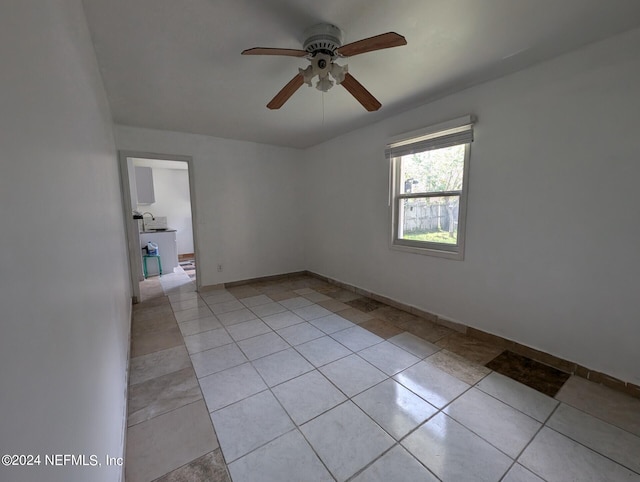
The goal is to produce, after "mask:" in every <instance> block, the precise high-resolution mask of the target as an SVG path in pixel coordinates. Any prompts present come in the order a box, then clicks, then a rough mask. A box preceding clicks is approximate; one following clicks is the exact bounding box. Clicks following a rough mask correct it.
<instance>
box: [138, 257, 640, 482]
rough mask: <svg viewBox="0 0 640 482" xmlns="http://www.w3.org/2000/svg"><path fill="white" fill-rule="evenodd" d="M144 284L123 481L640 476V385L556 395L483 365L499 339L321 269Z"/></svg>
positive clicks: (574, 381) (514, 480)
mask: <svg viewBox="0 0 640 482" xmlns="http://www.w3.org/2000/svg"><path fill="white" fill-rule="evenodd" d="M143 294H144V296H145V297H146V298H147V301H145V302H143V303H141V304H139V305H136V307H134V320H133V328H132V333H133V336H132V353H133V355H134V356H133V358H132V359H131V374H130V383H131V385H130V388H129V420H128V422H129V429H128V434H127V460H126V477H127V479H126V480H127V481H128V482H137V481H152V480H161V481H165V482H169V481H174V482H175V481H200V480H202V481H229V480H233V481H234V482H243V481H251V482H253V481H277V482H283V481H325V480H326V481H332V480H338V481H342V480H354V481H359V482H363V481H417V480H420V481H436V480H442V481H454V482H463V481H507V482H528V481H532V482H533V481H549V482H551V481H568V480H576V481H583V480H584V481H589V480H593V481H600V480H608V481H618V480H620V481H638V482H640V455H639V454H640V429H639V428H638V427H640V400H638V399H634V398H631V397H628V396H625V395H623V394H620V393H617V392H613V391H611V390H609V389H607V388H605V387H602V386H600V385H596V384H593V383H591V382H588V381H586V380H583V379H578V378H575V377H572V378H570V379H569V381H568V382H567V383H566V384H565V386H564V387H563V388H562V389H561V391H560V392H559V393H558V395H557V396H556V398H555V399H554V398H550V397H548V396H546V395H544V394H542V393H540V392H538V391H536V390H534V389H532V388H529V387H527V386H525V385H522V384H520V383H518V382H516V381H514V380H512V379H510V378H507V377H505V376H503V375H500V374H498V373H495V372H492V371H491V370H489V369H487V368H486V367H484V366H483V365H482V364H481V363H484V362H485V361H486V359H489V358H490V357H491V356H495V354H497V353H499V352H500V350H499V349H498V348H497V347H491V346H487V345H486V344H485V343H474V342H471V343H469V342H468V341H466V340H465V341H464V343H463V342H462V341H461V337H460V336H459V335H458V334H456V333H454V332H452V331H451V330H449V329H448V328H444V327H442V326H438V325H435V324H433V323H431V322H429V321H426V320H420V319H418V320H417V321H416V319H415V317H412V315H408V314H403V313H402V312H398V310H395V311H394V308H391V307H387V306H384V305H382V306H380V304H379V303H372V302H371V300H367V299H361V297H359V296H357V295H356V294H354V293H351V292H349V291H346V290H341V289H338V288H336V287H334V286H331V285H329V284H327V283H324V282H322V281H319V280H317V279H315V278H312V277H304V276H298V277H291V278H287V279H283V280H279V281H274V282H260V283H254V284H252V285H247V286H240V287H237V288H230V289H229V290H214V291H206V292H203V293H196V292H195V286H194V285H193V283H192V282H191V280H190V279H189V277H188V276H186V275H185V274H184V272H181V270H177V272H176V273H173V274H170V275H166V276H163V277H162V278H160V279H158V278H154V279H150V280H147V281H145V282H144V283H143ZM345 303H348V304H345ZM354 306H355V307H358V308H360V309H358V308H355V307H354ZM372 313H373V315H372ZM168 315H171V316H173V321H172V320H171V319H169V320H168ZM378 317H379V318H378ZM154 320H155V321H157V324H156V325H154ZM358 324H361V326H358ZM176 325H177V326H176ZM427 340H429V341H427ZM449 349H451V350H452V351H449ZM218 444H219V445H218Z"/></svg>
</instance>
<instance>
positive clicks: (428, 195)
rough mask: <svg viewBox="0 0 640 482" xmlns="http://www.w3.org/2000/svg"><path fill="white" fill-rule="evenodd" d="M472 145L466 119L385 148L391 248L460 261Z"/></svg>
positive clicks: (423, 132) (470, 126) (467, 119)
mask: <svg viewBox="0 0 640 482" xmlns="http://www.w3.org/2000/svg"><path fill="white" fill-rule="evenodd" d="M472 141H473V124H472V123H471V117H470V116H468V117H465V118H461V119H456V120H454V121H451V122H447V123H444V124H440V125H438V126H434V127H432V128H430V129H428V130H424V131H421V132H416V133H412V134H407V135H405V136H403V138H402V139H400V140H396V141H394V142H391V143H390V144H388V146H387V151H386V154H387V157H388V159H389V161H390V163H391V169H392V176H391V179H392V181H391V183H392V186H391V191H392V199H391V218H392V223H393V224H392V225H393V230H392V233H393V234H392V247H393V248H395V249H401V250H404V251H411V252H417V253H422V254H430V255H434V256H442V257H447V258H452V259H463V257H464V228H465V212H466V204H467V203H466V201H467V180H468V173H469V150H470V146H471V142H472Z"/></svg>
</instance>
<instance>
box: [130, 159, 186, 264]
mask: <svg viewBox="0 0 640 482" xmlns="http://www.w3.org/2000/svg"><path fill="white" fill-rule="evenodd" d="M157 162H158V163H161V162H162V161H157ZM151 172H152V173H153V190H154V193H155V196H156V202H155V203H153V204H151V205H138V208H137V209H138V211H140V212H141V213H142V212H145V211H149V212H151V213H153V215H154V216H166V218H167V226H168V227H169V228H171V229H175V230H176V231H177V232H176V242H177V244H178V254H187V253H193V252H194V250H193V229H192V226H191V200H190V199H189V172H188V171H187V170H183V169H164V168H161V167H153V168H152V171H151Z"/></svg>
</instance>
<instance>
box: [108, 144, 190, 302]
mask: <svg viewBox="0 0 640 482" xmlns="http://www.w3.org/2000/svg"><path fill="white" fill-rule="evenodd" d="M130 157H139V158H142V159H155V160H159V161H182V162H186V163H187V174H188V177H189V201H190V203H191V230H192V235H193V250H194V256H195V259H196V266H198V260H199V259H200V251H199V249H198V245H199V243H198V228H197V225H198V223H197V221H196V220H197V217H196V190H195V175H194V170H193V158H192V157H191V156H183V155H177V154H158V153H155V152H143V151H128V150H119V151H118V164H119V166H120V183H121V188H122V208H123V210H124V219H125V226H126V234H127V251H128V254H129V256H128V257H129V275H130V280H131V298H132V301H133V303H139V302H140V281H142V280H140V279H139V272H140V271H139V269H138V268H137V267H139V266H142V252H141V250H140V233H139V231H138V223H137V222H136V221H134V219H133V203H132V199H131V180H130V179H129V170H128V164H127V159H128V158H130ZM200 287H201V277H200V276H196V289H197V290H200Z"/></svg>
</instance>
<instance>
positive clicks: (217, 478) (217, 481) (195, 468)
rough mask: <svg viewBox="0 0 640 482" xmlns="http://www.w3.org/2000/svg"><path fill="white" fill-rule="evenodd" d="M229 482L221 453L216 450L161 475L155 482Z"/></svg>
mask: <svg viewBox="0 0 640 482" xmlns="http://www.w3.org/2000/svg"><path fill="white" fill-rule="evenodd" d="M230 480H231V479H229V473H228V472H227V466H226V464H225V463H224V459H223V458H222V452H221V451H220V449H217V450H214V451H213V452H209V453H208V454H207V455H203V456H202V457H200V458H197V459H195V460H194V461H193V462H190V463H188V464H187V465H183V466H182V467H180V468H179V469H176V470H174V471H173V472H169V473H168V474H166V475H163V476H162V477H160V478H159V479H156V480H155V482H197V481H207V482H230Z"/></svg>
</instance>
